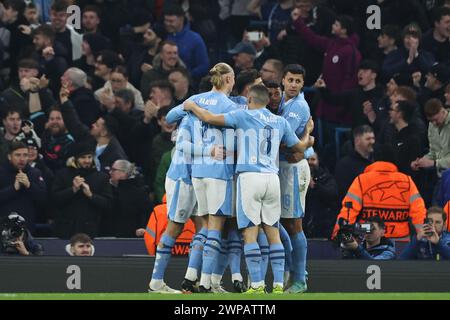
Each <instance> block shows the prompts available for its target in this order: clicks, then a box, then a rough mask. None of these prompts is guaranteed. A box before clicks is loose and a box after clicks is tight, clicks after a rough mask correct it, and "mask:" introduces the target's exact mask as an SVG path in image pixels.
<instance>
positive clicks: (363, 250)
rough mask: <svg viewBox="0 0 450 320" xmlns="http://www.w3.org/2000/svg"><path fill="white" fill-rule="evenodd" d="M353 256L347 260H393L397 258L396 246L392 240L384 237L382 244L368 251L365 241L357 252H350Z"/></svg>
mask: <svg viewBox="0 0 450 320" xmlns="http://www.w3.org/2000/svg"><path fill="white" fill-rule="evenodd" d="M350 253H351V256H350V257H347V258H353V259H364V260H393V259H395V258H396V257H397V254H396V252H395V245H394V242H393V241H392V240H391V239H387V238H384V237H382V238H381V241H380V244H379V245H377V246H374V247H371V248H370V249H367V244H366V242H365V241H363V242H361V243H360V244H359V246H358V248H357V249H356V250H355V251H350Z"/></svg>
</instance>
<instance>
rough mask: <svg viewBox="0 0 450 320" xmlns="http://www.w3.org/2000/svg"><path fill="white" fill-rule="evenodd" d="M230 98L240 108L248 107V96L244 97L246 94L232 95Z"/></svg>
mask: <svg viewBox="0 0 450 320" xmlns="http://www.w3.org/2000/svg"><path fill="white" fill-rule="evenodd" d="M230 100H231V101H233V102H234V103H235V104H236V106H237V107H238V109H244V110H247V109H248V101H247V97H244V96H233V97H230Z"/></svg>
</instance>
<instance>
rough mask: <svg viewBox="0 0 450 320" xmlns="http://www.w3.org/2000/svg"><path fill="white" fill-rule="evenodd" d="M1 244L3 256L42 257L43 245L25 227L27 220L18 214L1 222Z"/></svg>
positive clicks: (11, 215) (12, 213)
mask: <svg viewBox="0 0 450 320" xmlns="http://www.w3.org/2000/svg"><path fill="white" fill-rule="evenodd" d="M0 228H1V229H0V230H1V231H0V240H1V242H0V244H1V254H2V255H13V254H19V255H21V256H30V255H35V256H42V255H43V254H44V249H43V248H42V245H40V244H39V243H37V242H36V241H34V239H33V237H32V236H31V233H30V231H29V230H28V229H27V228H26V227H25V219H24V218H23V217H21V216H20V215H18V214H17V213H16V212H11V213H10V214H9V215H8V216H7V217H4V218H3V219H2V220H1V221H0Z"/></svg>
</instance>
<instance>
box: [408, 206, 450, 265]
mask: <svg viewBox="0 0 450 320" xmlns="http://www.w3.org/2000/svg"><path fill="white" fill-rule="evenodd" d="M426 218H427V219H426V220H427V221H425V222H424V224H423V226H422V227H420V228H419V229H418V230H417V234H416V235H414V236H413V237H412V239H411V242H410V243H409V245H408V246H407V247H406V248H405V249H404V250H403V252H402V253H401V255H400V259H404V260H406V259H421V260H422V259H426V260H441V259H443V260H449V259H450V234H449V233H448V232H447V231H446V230H445V225H446V222H447V219H448V217H447V215H446V214H445V212H444V211H443V210H442V208H440V207H431V208H429V209H428V211H427V215H426Z"/></svg>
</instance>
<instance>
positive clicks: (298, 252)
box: [291, 231, 308, 282]
mask: <svg viewBox="0 0 450 320" xmlns="http://www.w3.org/2000/svg"><path fill="white" fill-rule="evenodd" d="M291 242H292V247H293V248H294V250H293V251H292V266H293V271H294V272H293V277H294V278H293V279H294V281H301V282H306V279H305V272H306V254H307V250H308V243H307V241H306V237H305V233H304V232H303V231H302V232H298V233H296V234H295V235H293V236H291Z"/></svg>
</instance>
